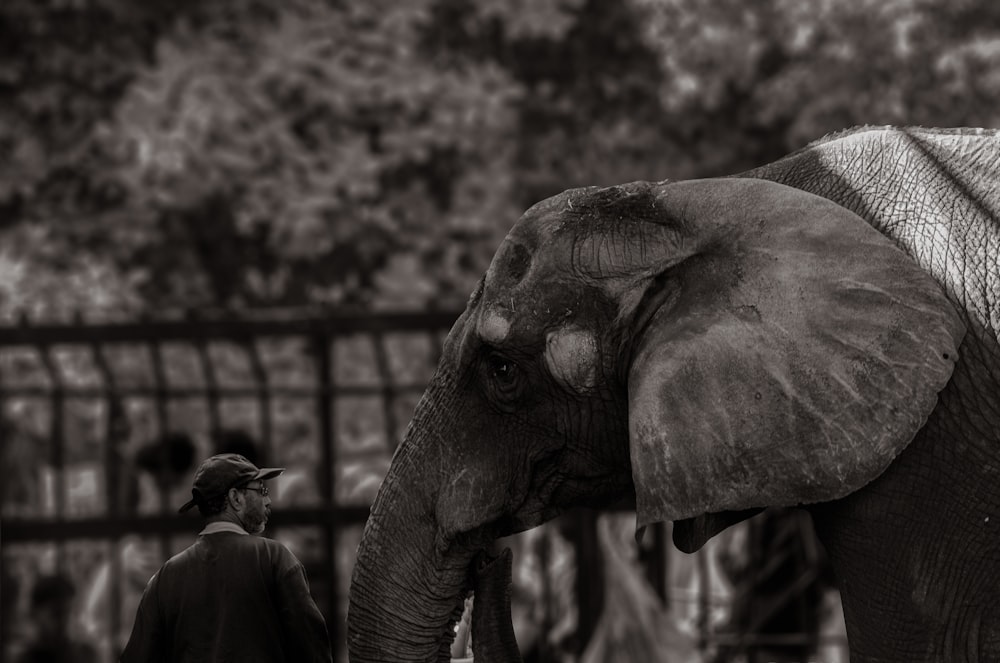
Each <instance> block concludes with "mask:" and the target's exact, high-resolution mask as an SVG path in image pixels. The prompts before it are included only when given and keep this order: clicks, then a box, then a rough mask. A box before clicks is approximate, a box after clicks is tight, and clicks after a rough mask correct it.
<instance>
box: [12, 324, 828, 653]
mask: <svg viewBox="0 0 1000 663" xmlns="http://www.w3.org/2000/svg"><path fill="white" fill-rule="evenodd" d="M456 317H457V313H456V312H450V311H445V312H438V313H421V314H380V315H364V316H347V315H323V316H303V315H301V314H296V315H291V316H287V317H279V316H275V315H274V314H273V313H271V314H269V316H268V317H267V318H253V317H242V318H238V319H236V318H224V319H223V318H204V317H203V318H189V319H182V320H171V321H163V320H160V321H139V322H134V323H127V324H124V323H116V324H83V323H80V322H78V323H75V324H65V325H50V324H46V325H42V324H31V323H29V322H27V321H25V322H23V323H21V324H19V325H15V326H9V327H0V434H2V435H3V438H2V440H3V459H4V477H5V481H4V487H3V500H4V501H3V512H2V514H3V522H2V547H3V586H2V587H0V593H2V596H3V603H4V615H3V625H4V633H3V636H4V638H3V640H4V644H3V647H2V656H3V660H14V659H13V656H14V655H15V654H16V652H17V648H16V644H12V643H16V642H18V641H19V639H23V638H24V637H27V634H28V630H30V629H28V628H26V626H25V625H26V624H27V623H28V622H30V618H31V617H30V615H31V606H30V585H31V583H32V582H33V580H34V578H35V577H36V576H38V575H41V574H43V573H53V572H58V573H62V574H64V575H66V576H67V577H70V578H71V579H73V581H74V582H75V584H76V585H77V589H78V597H77V599H78V600H77V606H78V609H80V610H83V611H89V613H93V614H92V615H91V617H90V622H92V623H91V626H90V628H91V632H89V633H88V635H89V636H90V637H91V638H96V639H97V641H98V643H99V652H100V656H101V660H117V653H118V651H119V649H120V647H121V646H122V644H123V643H124V638H126V637H127V635H128V631H129V629H130V628H131V619H132V616H133V614H134V604H135V601H136V600H137V597H138V594H139V593H140V592H141V583H140V584H139V585H136V584H135V583H134V582H130V580H129V578H130V569H131V568H132V566H133V565H134V564H135V561H134V560H135V558H138V559H143V557H142V556H143V555H145V556H146V558H147V560H146V561H147V564H146V566H145V567H141V568H144V569H146V570H148V568H150V565H149V559H148V558H151V559H152V560H153V563H152V568H153V570H155V567H157V566H158V565H159V563H162V561H163V560H165V559H166V558H167V557H169V556H170V555H171V554H174V553H176V552H178V551H179V550H181V549H183V548H184V547H186V546H187V545H189V544H190V542H191V541H193V540H194V536H195V533H196V532H197V530H198V527H199V523H198V521H197V518H196V517H194V516H191V514H188V515H187V516H180V515H178V514H177V513H176V508H177V506H178V505H179V504H180V503H181V502H183V501H184V500H185V499H186V496H185V493H186V492H188V491H189V487H190V475H191V474H192V473H193V465H196V464H197V462H198V460H200V458H203V457H205V456H207V455H210V453H213V452H215V451H218V450H219V448H218V446H217V444H218V441H219V440H220V439H224V436H222V435H221V433H224V432H231V431H242V432H244V433H245V434H246V436H245V437H246V438H247V439H249V440H252V441H253V443H254V444H256V454H257V456H258V464H260V465H263V464H271V465H281V466H286V467H289V471H288V472H286V475H290V477H291V478H290V479H289V480H288V481H287V482H285V483H284V484H280V483H279V484H278V485H277V486H276V488H277V489H278V490H277V491H276V493H277V495H276V500H275V504H274V507H273V508H274V511H273V514H272V518H271V521H270V524H269V535H270V536H274V537H275V538H278V539H279V540H283V542H285V543H286V545H289V546H290V547H292V548H293V550H295V552H296V554H297V555H299V556H300V559H302V560H303V562H304V563H305V564H306V568H307V572H308V575H309V578H310V585H311V588H312V590H313V593H314V595H315V598H316V600H317V603H318V605H319V606H320V609H321V610H322V611H323V613H324V615H325V617H326V620H327V624H328V628H329V630H330V634H331V638H332V639H333V641H334V642H335V646H336V647H337V648H338V657H339V659H341V660H346V656H345V652H344V626H343V624H344V621H343V620H344V610H345V606H346V592H347V587H348V583H349V578H350V569H351V567H352V566H353V555H354V550H355V547H356V545H357V541H358V539H359V537H360V531H361V526H362V525H363V523H364V521H365V519H366V518H367V514H368V505H369V503H370V500H371V498H372V497H373V496H374V490H375V488H376V487H377V485H378V482H379V481H380V480H381V477H382V475H383V473H384V471H385V468H386V467H387V466H388V462H389V458H390V456H391V453H392V451H393V450H394V448H395V446H396V444H397V443H398V441H399V439H400V438H401V435H402V430H403V427H405V425H406V424H407V423H408V421H409V416H410V414H411V413H412V410H413V407H414V405H415V404H416V401H417V399H418V398H419V396H420V394H421V393H422V392H423V389H424V387H425V386H426V383H427V380H428V379H429V377H430V375H431V373H432V371H433V368H434V366H436V364H437V361H438V358H439V357H438V355H439V351H440V347H441V344H442V341H443V338H444V335H445V334H446V333H447V330H448V329H449V327H450V326H451V324H452V323H453V321H454V319H455V318H456ZM178 435H181V436H187V438H189V439H192V440H194V442H193V444H192V450H193V452H194V456H195V460H194V462H193V465H192V464H191V463H188V464H186V465H184V466H183V467H174V466H175V465H176V464H177V459H176V458H173V457H172V455H171V454H172V452H171V447H170V445H169V444H167V443H166V441H169V440H172V439H176V436H178ZM171 436H174V437H171ZM140 457H144V458H145V460H146V461H150V457H151V458H152V461H151V462H146V464H145V467H146V469H147V470H148V469H149V468H150V467H153V468H159V469H154V470H152V471H149V472H146V473H143V471H142V469H141V467H142V466H143V464H142V463H141V462H139V463H137V460H136V459H137V458H140ZM140 460H142V459H141V458H140ZM157 460H158V461H160V462H159V463H157V462H156V461H157ZM165 468H166V469H165ZM170 468H173V469H172V470H171V469H170ZM140 475H142V476H145V478H146V482H145V483H144V484H140V485H139V488H138V489H137V487H136V486H137V483H136V478H137V476H140ZM174 475H176V476H174ZM284 478H285V477H284V476H283V477H282V478H281V479H284ZM295 481H297V482H298V483H297V484H296V483H295ZM143 486H145V488H146V490H145V492H143V490H142V487H143ZM592 521H593V517H592V516H591V515H588V514H586V513H583V512H581V513H575V514H571V515H570V516H568V517H567V518H566V519H564V521H563V525H562V531H563V532H564V533H565V537H564V538H566V540H567V541H568V542H569V545H570V546H571V548H572V550H573V555H572V556H573V559H574V560H575V562H574V563H575V564H576V566H577V567H578V568H584V569H587V568H592V566H593V565H595V564H599V563H600V562H599V560H600V553H599V552H598V549H599V545H598V541H597V539H596V535H595V530H594V529H593V527H591V526H588V523H592ZM567 524H568V526H567ZM666 540H667V530H666V529H665V528H663V527H658V528H654V529H653V531H652V532H651V533H650V534H649V535H648V536H647V544H646V545H645V546H644V547H643V548H642V550H641V554H640V559H639V564H641V565H642V567H643V569H644V571H645V576H646V578H647V579H648V581H649V582H650V584H651V586H652V587H653V588H654V589H655V592H656V594H658V596H659V597H660V599H663V600H665V601H666V602H667V604H668V605H671V606H674V607H678V606H679V607H684V606H688V607H691V606H693V610H692V611H689V612H690V614H694V615H697V618H696V620H695V621H696V623H695V624H694V628H695V630H696V632H697V636H696V639H697V646H698V648H699V649H700V650H701V651H703V652H705V654H706V658H705V660H708V658H707V656H708V653H709V652H716V653H717V655H722V654H719V652H721V653H724V652H731V656H730V658H732V660H752V659H747V658H744V659H739V657H741V656H742V657H746V656H747V652H748V651H749V652H752V650H753V649H754V647H759V646H761V645H763V644H766V643H767V640H766V638H768V637H770V639H771V641H775V642H778V643H779V644H780V643H781V642H782V638H785V639H786V640H787V639H788V638H792V639H793V640H794V638H800V639H801V638H802V637H804V636H802V635H801V634H799V635H795V634H792V635H785V636H778V637H777V639H776V640H775V637H776V636H774V635H773V634H771V635H770V636H763V637H764V638H765V640H761V637H762V636H761V635H760V634H759V633H755V631H754V628H755V626H759V624H757V625H755V624H754V623H752V622H753V620H752V619H751V623H747V624H744V626H745V628H744V629H743V631H744V632H743V633H742V634H741V633H737V632H732V631H731V632H729V633H726V632H721V633H720V632H719V629H718V628H717V624H713V622H712V619H711V618H710V615H711V614H712V611H713V610H718V608H719V605H720V604H725V605H726V606H731V605H732V604H733V599H732V596H726V597H723V598H721V599H718V598H713V597H712V592H713V590H712V586H711V583H710V582H709V581H708V579H709V578H710V577H711V574H712V571H711V569H710V568H709V566H708V565H709V563H710V558H709V555H708V554H704V555H699V556H695V557H694V558H692V559H693V560H695V562H694V564H693V566H691V571H690V575H691V577H692V578H694V577H697V578H700V580H698V581H697V582H696V584H695V586H694V590H693V592H689V594H685V593H684V592H683V591H679V590H677V589H676V588H674V589H671V581H670V580H669V576H670V570H671V564H672V561H671V560H676V559H677V558H676V555H677V553H676V552H675V551H674V552H671V550H672V549H671V548H670V547H669V546H667V544H666ZM754 545H757V546H758V548H761V545H760V542H757V543H756V544H754ZM765 548H766V546H765V547H763V548H761V549H765ZM772 548H773V546H772ZM134 550H141V551H145V552H141V553H138V554H137V555H136V556H134V557H133V558H132V559H131V561H130V558H128V557H127V556H126V555H125V552H126V551H134ZM538 550H540V551H541V553H540V554H541V557H542V564H543V567H544V564H545V562H546V558H547V556H548V554H549V553H548V552H547V551H548V550H549V549H548V548H547V547H546V546H544V545H543V546H541V547H540V548H539V549H538ZM768 554H769V555H771V557H772V563H771V564H770V568H759V569H757V571H754V572H753V573H751V575H750V576H747V577H750V578H759V577H761V576H760V573H766V574H774V572H775V569H777V568H779V567H780V566H781V565H780V564H779V563H777V562H774V561H773V559H776V558H778V557H780V556H781V555H780V554H779V553H775V552H774V551H773V550H772V551H771V552H769V553H768ZM786 561H787V560H786ZM765 562H766V560H765ZM811 563H812V562H810V561H809V560H805V561H803V560H798V561H797V564H798V566H797V567H796V568H799V569H805V571H804V572H803V573H805V574H809V573H813V571H811V570H810V568H811V567H810V564H811ZM758 566H761V567H766V566H767V564H766V563H763V564H759V565H758ZM813 566H815V564H813ZM673 570H674V572H675V573H676V572H677V566H676V565H675V566H674V568H673ZM144 577H146V578H148V576H144ZM747 577H745V578H744V580H743V581H742V582H743V585H744V587H743V589H738V592H744V593H746V592H751V591H757V589H759V583H756V584H755V582H753V581H752V580H747V579H746V578H747ZM541 581H542V583H543V584H544V583H549V582H550V580H549V579H548V577H547V576H545V574H543V576H542V580H541ZM810 582H812V579H810V578H806V577H805V576H803V577H800V578H798V579H795V578H793V579H792V580H791V581H790V585H789V586H786V587H785V588H784V589H783V590H781V591H778V592H777V593H776V594H773V595H772V596H771V597H770V601H771V607H769V608H767V610H770V611H771V612H776V611H778V610H780V609H782V608H785V607H787V606H788V604H789V603H790V602H793V601H795V600H797V598H796V597H801V595H802V593H803V592H802V589H803V587H804V586H805V585H806V584H809V583H810ZM796 583H799V585H802V586H797V585H796ZM572 585H573V592H572V593H573V595H574V597H573V600H574V603H575V607H574V609H573V610H574V613H575V614H574V615H573V617H574V622H575V626H574V630H575V639H573V640H572V642H573V644H571V645H570V646H569V648H570V649H571V650H573V651H570V652H569V653H568V655H569V656H570V658H572V657H573V656H575V655H579V653H580V652H582V650H583V648H584V647H585V645H586V643H587V639H588V637H589V635H590V634H591V633H592V632H593V631H594V629H596V628H597V624H598V622H599V619H600V617H601V611H602V606H603V604H604V598H605V597H604V591H603V590H602V588H601V587H600V586H598V585H596V584H595V583H594V582H593V577H592V575H591V574H589V573H576V574H575V579H574V580H573V583H572ZM543 590H544V591H542V592H541V594H540V595H542V596H543V597H547V598H544V600H543V604H544V607H545V609H544V611H543V617H542V622H543V623H544V625H545V628H550V629H551V628H554V627H555V622H556V621H558V617H559V616H558V615H556V614H553V613H554V612H555V609H554V608H553V609H550V608H549V606H550V605H553V604H554V603H556V602H557V601H556V599H558V597H557V596H555V595H556V594H557V593H558V592H557V591H555V590H554V589H553V588H551V587H548V586H546V587H545V588H543ZM95 597H96V598H95ZM726 609H728V608H726ZM756 615H757V618H759V617H760V616H761V615H762V613H761V612H759V611H758V612H757V613H756ZM715 621H718V620H717V619H716V620H715ZM758 621H759V619H758ZM837 637H839V636H837ZM538 651H539V652H541V654H540V655H541V656H542V660H545V659H548V660H557V659H556V658H555V657H556V652H554V651H553V650H552V649H551V648H549V649H546V647H545V646H542V647H540V648H538ZM562 653H563V654H566V653H567V652H565V651H564V652H562ZM558 660H565V659H564V658H560V659H558Z"/></svg>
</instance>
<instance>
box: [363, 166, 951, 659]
mask: <svg viewBox="0 0 1000 663" xmlns="http://www.w3.org/2000/svg"><path fill="white" fill-rule="evenodd" d="M963 333H964V328H963V326H962V323H961V322H960V321H959V319H958V318H957V317H956V315H955V311H954V309H953V307H952V305H951V304H950V303H949V301H948V300H947V299H946V298H945V296H944V295H943V294H942V292H941V290H940V288H939V286H938V285H937V284H936V283H935V282H934V281H933V280H932V279H931V278H930V277H929V276H927V275H926V274H925V273H924V272H923V271H922V270H921V269H920V268H919V267H918V266H917V265H916V264H915V263H914V262H913V261H912V260H911V259H910V258H909V257H908V256H907V255H905V254H904V253H903V252H901V251H900V250H899V249H897V248H896V247H895V246H894V245H893V244H892V243H891V242H890V241H888V240H887V239H885V238H884V237H883V236H882V235H881V234H880V233H878V232H877V231H875V230H874V229H873V228H872V227H871V226H869V225H868V224H867V223H866V222H865V221H864V220H862V219H861V218H860V217H858V216H856V215H855V214H853V213H852V212H849V211H847V210H846V209H845V208H843V207H840V206H838V205H836V204H834V203H832V202H830V201H828V200H826V199H824V198H820V197H818V196H814V195H812V194H808V193H805V192H802V191H799V190H796V189H792V188H789V187H786V186H783V185H780V184H775V183H771V182H766V181H758V180H750V179H719V180H694V181H686V182H676V183H646V182H638V183H632V184H628V185H623V186H616V187H610V188H584V189H575V190H570V191H567V192H564V193H562V194H560V195H557V196H555V197H553V198H550V199H548V200H545V201H543V202H540V203H538V204H537V205H535V206H534V207H532V208H531V209H529V210H528V211H527V212H526V213H525V214H524V216H523V217H522V218H521V219H520V220H519V221H518V222H517V224H516V225H515V226H514V227H513V228H512V230H511V231H510V233H509V235H508V236H507V238H506V240H505V241H504V242H503V244H502V245H501V246H500V248H499V249H498V251H497V253H496V256H495V257H494V259H493V262H492V264H491V265H490V267H489V270H488V272H487V273H486V275H485V277H484V278H483V280H482V281H481V282H480V284H479V286H478V287H477V289H476V291H475V293H474V294H473V295H472V297H471V299H470V300H469V303H468V306H467V308H466V310H465V312H464V313H463V315H462V316H461V317H460V318H459V320H458V321H457V322H456V323H455V326H454V327H453V329H452V330H451V332H450V334H449V336H448V338H447V341H446V343H445V348H444V352H443V357H442V360H441V363H440V365H439V367H438V370H437V372H436V374H435V375H434V377H433V378H432V380H431V383H430V385H429V386H428V388H427V391H426V392H425V394H424V397H423V398H422V400H421V402H420V404H419V405H418V406H417V410H416V413H415V415H414V418H413V420H412V422H411V424H410V427H409V429H408V430H407V433H406V435H405V438H404V440H403V442H402V444H401V446H400V447H399V449H398V451H397V452H396V454H395V456H394V458H393V461H392V465H391V467H390V469H389V472H388V475H387V476H386V478H385V481H384V483H383V485H382V487H381V489H380V491H379V494H378V497H377V498H376V500H375V503H374V505H373V506H372V510H371V515H370V518H369V520H368V523H367V526H366V528H365V533H364V537H363V540H362V543H361V546H360V548H359V551H358V558H357V563H356V567H355V573H354V577H353V581H352V588H351V596H350V610H349V618H348V646H349V649H350V653H351V660H352V661H410V660H413V661H417V660H420V661H425V660H446V659H447V654H448V644H449V643H450V640H451V635H452V625H453V624H454V621H455V620H456V619H457V617H458V616H459V615H460V614H461V608H462V601H463V599H464V598H465V595H466V593H467V591H468V589H469V586H470V584H469V583H470V581H469V573H468V568H469V566H470V563H471V562H472V560H473V559H474V558H475V556H476V554H477V552H478V551H480V550H482V549H484V548H486V547H488V545H489V543H490V542H491V541H492V540H493V539H494V538H496V537H498V536H502V535H506V534H510V533H512V532H516V531H520V530H523V529H526V528H530V527H534V526H536V525H538V524H540V523H542V522H544V521H546V520H548V519H550V518H552V517H554V516H555V515H557V514H559V513H560V512H561V511H563V510H565V509H567V508H569V507H571V506H574V505H581V504H586V505H591V506H600V505H605V504H608V503H610V502H612V501H615V500H618V499H621V498H622V497H624V496H628V495H630V494H632V493H634V497H635V501H636V509H637V517H638V523H637V525H638V526H639V527H642V526H644V525H646V524H648V523H652V522H656V521H667V520H672V521H682V522H684V523H686V525H685V526H683V527H682V528H679V530H680V531H682V532H683V533H685V534H684V535H683V536H681V537H680V539H681V540H682V541H685V542H686V544H687V545H688V546H689V547H697V546H698V545H699V544H700V542H701V540H703V539H704V538H705V537H707V536H710V535H711V534H713V533H714V532H715V531H717V530H718V529H719V528H720V527H722V526H724V525H725V524H727V523H728V522H731V520H732V518H734V516H727V515H724V514H728V513H733V512H737V513H742V512H746V510H750V509H755V508H760V507H766V506H769V505H797V504H802V503H814V502H823V501H828V500H834V499H837V498H840V497H842V496H844V495H847V494H849V493H851V492H853V491H855V490H857V489H859V488H861V487H862V486H864V485H865V484H866V483H868V482H869V481H871V480H873V479H874V478H875V477H877V476H878V475H879V474H880V473H882V472H883V470H885V468H886V467H887V466H888V465H889V464H890V463H891V462H892V461H893V459H894V458H895V457H896V455H897V454H899V453H900V451H901V450H902V449H903V448H904V447H905V446H906V445H907V444H908V443H909V441H910V440H911V439H912V438H913V436H914V435H915V433H916V432H917V431H918V430H919V429H920V428H921V426H922V425H923V423H924V421H925V420H926V418H927V416H928V414H929V413H930V412H931V411H932V410H933V408H934V406H935V402H936V399H937V394H938V392H939V391H940V390H941V389H942V387H943V386H944V385H945V384H946V383H947V382H948V379H949V377H950V375H951V372H952V369H953V366H954V363H955V361H956V358H957V347H958V345H959V343H960V341H961V338H962V335H963ZM710 514H723V515H717V516H712V515H710ZM738 517H740V516H739V515H737V516H735V518H738Z"/></svg>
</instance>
